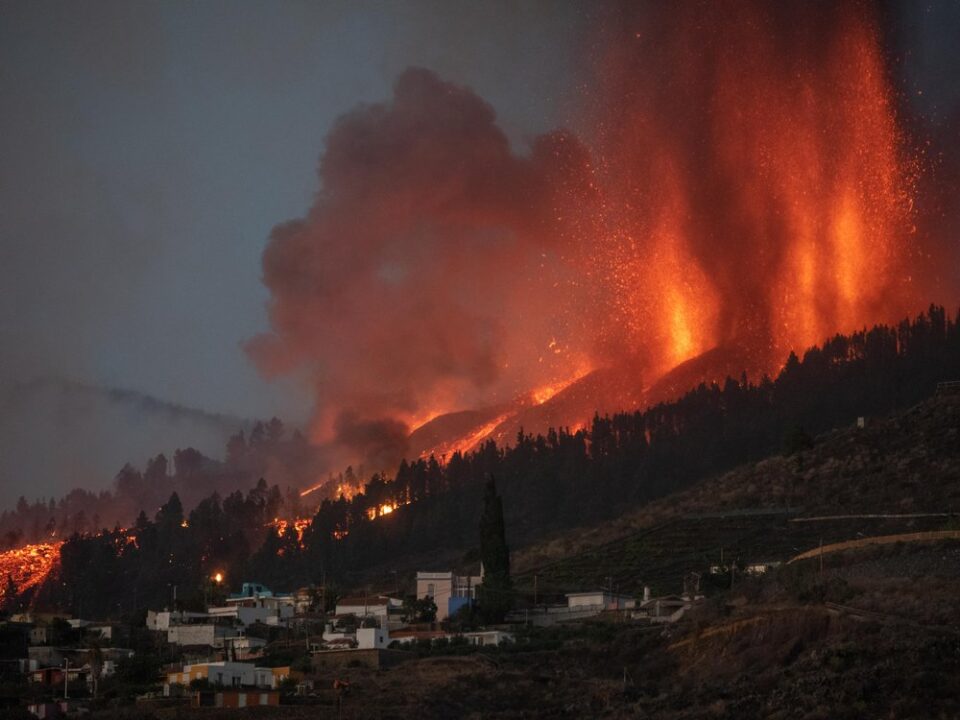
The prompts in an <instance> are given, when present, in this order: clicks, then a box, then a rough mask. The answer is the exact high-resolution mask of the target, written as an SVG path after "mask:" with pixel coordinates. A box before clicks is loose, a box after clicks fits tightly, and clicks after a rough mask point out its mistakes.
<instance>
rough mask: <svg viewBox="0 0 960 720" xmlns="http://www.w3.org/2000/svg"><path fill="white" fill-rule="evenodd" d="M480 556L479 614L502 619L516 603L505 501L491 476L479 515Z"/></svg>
mask: <svg viewBox="0 0 960 720" xmlns="http://www.w3.org/2000/svg"><path fill="white" fill-rule="evenodd" d="M480 560H481V561H482V562H483V584H482V585H481V587H480V614H481V616H482V617H483V619H484V622H488V623H494V622H502V621H503V618H504V616H505V615H506V614H507V613H508V612H509V611H510V609H511V607H513V581H512V580H511V579H510V550H509V548H508V547H507V538H506V531H505V528H504V524H503V502H502V501H501V499H500V496H499V495H498V494H497V485H496V482H495V481H494V479H493V476H490V478H489V480H487V485H486V488H485V489H484V494H483V514H482V515H481V516H480Z"/></svg>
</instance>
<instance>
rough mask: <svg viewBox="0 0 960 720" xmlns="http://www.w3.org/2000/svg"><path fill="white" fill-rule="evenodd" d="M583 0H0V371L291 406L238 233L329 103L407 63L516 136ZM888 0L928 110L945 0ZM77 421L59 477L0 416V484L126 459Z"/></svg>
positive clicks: (294, 203)
mask: <svg viewBox="0 0 960 720" xmlns="http://www.w3.org/2000/svg"><path fill="white" fill-rule="evenodd" d="M591 7H592V4H591V3H589V2H582V3H581V2H572V1H571V2H562V1H561V0H544V1H543V2H530V1H528V2H520V3H516V2H507V1H503V2H494V1H491V0H484V1H483V2H476V1H463V0H460V1H455V0H437V1H435V2H386V1H384V2H358V1H357V0H350V1H347V2H333V1H326V2H295V1H293V0H283V1H269V2H267V1H262V2H249V1H246V2H244V1H240V0H232V1H231V2H219V1H216V0H204V1H203V2H184V1H168V2H162V3H161V2H149V1H145V0H144V1H138V2H129V1H128V0H124V1H122V2H103V1H99V2H91V1H89V0H82V1H79V2H78V1H76V0H70V1H62V2H61V1H53V2H37V1H36V0H5V1H4V2H3V3H0V390H3V387H4V385H7V386H10V385H11V384H14V383H23V382H27V381H29V380H31V379H33V378H36V377H55V378H68V379H71V380H75V381H79V382H81V383H85V384H91V385H97V386H105V387H121V388H127V389H130V390H136V391H138V392H142V393H146V394H148V395H153V396H156V397H158V398H161V399H163V400H165V401H169V402H171V403H176V404H181V405H184V406H191V407H199V408H203V409H205V410H208V411H211V412H216V413H225V414H228V415H230V416H235V417H245V418H248V417H254V416H261V417H263V416H270V415H273V414H279V415H281V416H282V417H284V418H286V419H288V420H293V421H299V420H303V419H304V418H306V417H307V415H308V413H309V404H310V401H311V397H312V396H311V394H310V393H309V392H305V391H304V390H303V389H302V388H300V387H298V386H297V382H296V381H295V380H287V381H284V382H283V383H272V384H271V383H267V382H266V381H264V380H263V379H261V378H260V377H259V376H258V374H257V372H256V371H255V369H254V368H253V366H252V364H251V362H250V361H249V359H248V357H247V356H246V354H245V353H244V352H243V350H242V349H241V343H243V342H244V341H246V340H248V339H249V338H251V337H252V336H254V335H256V334H257V333H260V332H262V331H264V330H266V329H267V319H266V313H265V309H264V304H265V301H266V300H267V293H266V290H265V289H264V287H263V285H262V284H261V282H260V273H261V269H260V255H261V252H262V250H263V248H264V246H265V245H266V242H267V237H268V235H269V232H270V230H271V228H272V227H273V226H274V225H276V224H277V223H279V222H282V221H285V220H288V219H290V218H296V217H301V216H302V215H303V213H304V212H305V211H306V210H307V208H308V207H309V206H310V204H311V199H312V196H313V194H314V193H315V192H316V191H317V189H318V188H317V178H316V166H317V160H318V157H319V155H320V153H321V151H322V148H323V141H324V136H325V135H326V133H327V132H328V130H329V129H330V127H331V124H332V122H333V121H334V119H335V118H336V117H337V116H338V115H340V114H342V113H344V112H346V111H348V110H350V109H352V108H354V107H355V106H356V105H357V104H358V103H362V102H375V101H382V100H385V99H386V98H388V97H389V96H390V91H391V86H392V84H393V81H394V79H395V78H396V77H397V75H398V74H399V73H400V72H401V71H403V70H404V69H405V68H406V67H408V66H411V65H419V66H424V67H427V68H430V69H432V70H434V71H436V72H437V73H438V74H439V75H440V76H441V77H443V78H444V79H446V80H450V81H453V82H455V83H460V84H465V85H469V86H471V87H472V88H473V89H474V90H475V91H476V92H477V93H478V94H479V95H480V96H482V97H483V98H485V99H486V100H487V101H488V102H490V103H491V104H492V105H493V107H494V108H495V110H496V111H497V114H498V116H499V122H500V125H501V126H502V127H503V128H504V129H505V130H506V131H507V132H508V134H509V135H510V138H511V141H512V142H513V143H514V144H515V146H516V147H517V148H522V147H523V144H524V140H525V139H526V138H527V137H530V136H532V135H535V134H538V133H541V132H543V131H545V130H548V129H551V128H553V127H555V126H557V125H559V124H564V123H565V122H566V121H567V120H568V118H569V112H568V111H569V110H570V108H571V107H573V106H575V105H576V96H577V83H578V72H579V71H580V70H582V69H583V67H584V65H583V60H584V56H583V54H582V53H581V52H579V50H578V48H580V46H581V44H582V43H583V41H584V33H585V31H586V29H587V27H588V25H589V23H588V18H587V15H588V14H589V13H590V12H591V9H590V8H591ZM891 7H892V8H893V10H892V12H891V16H892V17H894V18H897V22H896V25H897V30H896V33H895V35H896V39H897V42H898V43H899V44H900V47H899V48H898V50H897V52H898V53H900V52H902V53H903V57H902V63H903V65H902V66H903V68H904V69H905V72H904V75H903V77H904V78H906V79H907V86H908V87H909V89H910V92H911V93H915V95H914V97H915V98H916V102H917V105H918V107H919V108H920V109H921V110H922V111H923V112H924V113H927V114H929V115H930V116H931V117H932V118H934V119H935V120H938V121H944V119H948V118H949V117H950V116H951V115H952V114H953V113H955V108H956V105H957V101H958V93H960V84H958V83H957V81H956V80H955V77H956V73H955V68H956V65H955V63H954V57H955V54H956V52H957V51H956V47H955V44H956V38H957V36H958V33H960V2H956V1H955V0H945V1H942V2H934V3H930V2H912V1H909V2H903V3H892V4H891ZM651 71H656V69H655V68H651ZM17 397H19V398H20V399H21V400H23V398H26V397H28V395H24V394H23V393H21V394H19V395H18V396H17ZM0 398H2V395H0ZM45 402H52V401H50V399H49V397H48V399H47V400H46V401H45ZM51 407H54V408H55V402H54V404H53V405H52V406H51ZM10 411H11V408H0V412H10ZM51 412H54V411H51ZM49 415H50V413H46V411H44V413H40V415H39V416H38V417H40V416H42V417H49ZM7 422H8V426H9V425H10V424H11V423H14V424H16V423H17V422H18V421H17V420H16V419H15V418H8V419H7ZM36 422H37V426H36V428H33V427H29V428H27V427H23V428H20V435H19V436H18V437H37V438H38V439H40V442H38V448H43V447H51V443H52V444H54V445H55V444H56V443H57V440H56V433H58V432H70V428H63V427H59V428H57V427H49V426H44V424H43V420H42V418H41V419H39V420H37V421H36ZM96 422H97V420H96V418H95V417H90V418H89V423H90V424H91V425H92V426H93V425H95V424H96ZM111 422H112V421H111ZM151 427H152V426H151ZM87 429H88V430H90V428H87ZM94 430H96V428H94ZM98 432H99V435H98V438H99V439H98V443H97V446H98V447H99V448H100V449H98V450H97V451H96V453H97V456H96V457H93V458H91V457H85V458H78V461H82V462H81V464H82V465H83V467H84V468H86V470H85V474H84V475H82V476H80V475H76V474H75V475H72V476H70V477H63V478H54V477H51V476H49V475H50V473H51V472H54V471H51V470H49V469H44V470H41V469H39V466H37V467H32V466H30V465H29V462H28V461H29V458H30V457H31V455H33V454H35V453H34V450H33V449H30V450H29V451H27V450H24V449H23V448H20V452H19V454H18V457H21V458H25V460H24V462H26V463H27V465H23V464H22V463H20V462H18V463H17V464H16V465H15V466H12V465H10V464H9V463H8V464H7V465H4V456H5V455H6V456H10V455H11V453H9V452H6V451H5V448H4V445H3V441H2V440H3V439H2V438H0V485H2V487H0V491H2V492H0V507H3V506H4V505H5V504H6V499H7V498H8V497H10V496H13V495H15V494H18V493H19V492H28V493H29V494H31V495H38V494H44V493H47V492H53V491H54V490H56V489H63V488H64V484H66V486H67V487H69V486H70V485H71V484H73V483H84V484H88V485H93V486H101V487H103V486H106V485H107V484H108V482H109V477H110V475H108V474H107V469H109V472H110V473H111V474H112V472H115V470H116V469H118V468H119V467H120V465H122V463H123V462H124V461H127V460H130V461H134V462H137V463H138V464H142V462H143V460H144V458H143V457H131V456H129V453H128V452H127V451H125V450H124V448H122V447H118V446H117V442H116V438H114V437H113V436H112V434H111V433H112V432H113V430H112V429H111V426H109V425H104V427H103V428H102V430H99V431H98ZM150 432H151V433H153V432H157V433H158V434H157V436H156V448H157V451H160V450H165V451H168V452H169V451H170V450H172V448H171V447H168V443H172V442H174V440H172V439H170V437H165V436H163V433H162V432H159V431H157V430H155V429H152V430H151V431H150ZM94 434H97V433H94ZM152 437H153V435H151V436H149V438H148V441H147V442H145V443H143V446H146V445H150V444H152V443H153V440H152ZM171 437H172V436H171ZM178 437H179V436H178ZM48 438H49V440H48ZM12 442H17V443H20V440H19V439H17V440H12V439H11V440H9V441H8V445H9V443H12ZM176 442H179V440H176ZM89 444H90V443H88V442H87V441H86V440H85V441H84V445H85V446H87V445H89ZM52 451H53V450H51V452H52ZM211 451H215V448H213V450H211ZM36 452H43V450H41V449H38V450H37V451H36ZM138 452H142V451H140V450H138ZM70 453H73V450H71V451H70ZM73 457H74V456H73V454H70V455H69V457H67V458H66V459H67V460H68V461H71V462H72V460H73ZM58 467H59V466H58ZM93 476H96V477H97V478H98V480H97V481H96V482H94V481H92V480H90V478H91V477H93Z"/></svg>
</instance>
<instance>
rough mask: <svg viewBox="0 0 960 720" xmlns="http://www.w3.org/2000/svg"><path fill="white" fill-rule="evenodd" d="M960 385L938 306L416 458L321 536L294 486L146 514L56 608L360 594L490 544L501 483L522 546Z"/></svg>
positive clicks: (954, 333)
mask: <svg viewBox="0 0 960 720" xmlns="http://www.w3.org/2000/svg"><path fill="white" fill-rule="evenodd" d="M956 377H960V325H958V322H957V319H956V318H953V319H951V318H949V317H948V316H947V314H946V313H945V311H944V309H943V308H938V307H932V308H931V309H930V310H929V312H928V313H926V314H924V315H921V316H920V317H919V318H917V319H916V320H914V321H912V322H906V321H905V322H903V323H901V324H900V325H898V326H897V327H885V326H879V327H875V328H873V329H871V330H869V331H863V332H859V333H855V334H853V335H850V336H837V337H835V338H833V339H831V340H830V341H828V342H826V343H825V344H824V345H823V346H822V347H818V348H812V349H810V350H808V351H807V352H806V353H805V354H804V356H803V358H802V359H800V358H798V357H796V356H794V355H791V356H790V358H789V359H788V360H787V362H786V364H785V366H784V368H783V370H782V371H781V373H780V374H779V375H778V377H777V378H776V379H775V380H771V379H768V378H764V379H763V380H761V381H760V382H758V383H756V384H753V383H749V382H747V381H746V379H744V378H741V379H740V380H734V379H727V380H726V381H725V382H724V383H722V384H719V385H711V386H706V385H701V386H700V387H698V388H696V389H694V390H692V391H691V392H689V393H687V394H686V395H685V396H684V397H682V398H680V399H679V400H677V401H676V402H673V403H665V404H661V405H657V406H656V407H652V408H649V409H646V410H642V411H636V412H632V413H621V414H617V415H614V416H611V417H594V418H593V420H592V422H591V423H590V424H589V425H588V426H587V427H586V429H584V430H580V431H577V432H572V433H571V432H569V431H567V430H565V429H559V430H551V431H550V432H548V433H547V434H546V435H545V436H539V435H538V436H536V437H531V436H529V435H523V434H521V435H519V436H518V437H517V439H516V442H515V444H514V445H513V446H511V447H507V448H501V447H497V446H496V445H494V444H493V443H487V444H485V445H483V446H482V447H480V448H479V449H478V450H476V451H475V452H472V453H469V454H466V455H461V454H459V453H456V454H454V455H453V456H452V457H450V458H445V459H442V460H441V459H437V458H427V459H418V460H415V461H412V462H406V461H405V462H403V463H402V464H401V465H400V467H399V468H398V470H397V472H396V474H395V475H394V477H392V478H386V477H382V476H375V477H374V478H373V479H372V480H370V482H368V483H367V484H366V486H365V488H364V492H362V493H359V494H357V495H355V496H353V497H352V498H350V499H347V498H346V497H341V498H339V499H338V500H333V501H331V500H327V501H324V502H323V503H322V505H321V506H320V508H319V510H318V511H317V512H316V514H315V515H313V517H312V523H311V524H310V525H309V526H307V527H306V528H304V527H303V525H301V526H300V527H299V528H296V527H294V526H293V525H288V526H283V525H280V527H279V528H277V526H276V525H275V524H271V523H272V521H273V519H274V518H275V517H278V516H283V515H284V514H285V512H286V510H285V508H284V507H283V506H284V497H283V494H282V493H281V492H280V490H279V488H276V487H274V488H269V487H268V486H267V484H266V483H261V484H260V485H259V486H258V487H257V488H255V489H254V490H253V491H251V492H250V493H248V494H246V495H243V494H241V493H233V494H231V495H229V496H228V497H227V498H226V499H223V498H221V497H220V496H218V495H214V496H211V497H209V498H207V499H206V500H204V501H203V502H202V503H200V505H198V506H197V508H196V509H195V510H194V511H193V512H191V513H189V514H188V515H187V516H186V517H184V512H183V509H182V506H181V504H180V502H179V499H178V498H174V499H172V500H171V501H169V502H168V503H167V504H166V505H165V506H164V507H163V508H162V509H161V510H160V512H158V513H157V514H156V516H155V518H154V519H152V520H151V519H149V518H148V516H147V515H143V514H142V515H141V516H140V519H139V520H138V521H137V523H136V525H135V526H134V527H133V528H132V530H129V531H127V530H124V531H119V530H118V531H116V532H108V533H105V534H103V535H101V536H99V537H79V536H78V537H75V538H73V539H71V540H70V541H69V542H68V543H67V544H66V545H65V546H64V550H63V562H62V571H61V572H62V575H63V578H64V579H67V586H69V587H70V588H71V590H70V592H71V594H72V598H63V597H58V596H57V593H58V592H60V591H58V590H57V586H56V585H55V584H54V583H51V584H48V587H47V589H46V591H45V592H47V593H49V595H48V599H49V600H50V601H57V602H65V603H67V604H68V605H69V603H70V602H73V603H76V602H77V601H78V598H81V597H82V598H84V608H85V611H86V612H90V611H92V610H93V609H94V608H96V610H97V611H99V612H104V613H109V612H111V611H115V610H116V608H117V605H118V602H119V603H120V605H121V606H122V607H124V608H128V609H132V608H133V607H134V606H135V605H139V606H143V605H145V604H147V603H153V604H157V603H163V602H164V601H165V600H166V599H167V598H168V597H169V587H170V586H171V585H174V584H176V585H178V586H179V587H180V588H181V594H180V597H181V598H184V597H187V596H188V593H187V592H185V589H187V588H194V589H195V594H197V595H198V594H199V593H200V592H201V589H202V587H203V585H204V583H205V582H206V581H205V578H207V577H209V574H210V573H211V572H212V571H214V570H217V569H226V570H227V571H228V573H229V574H228V577H229V578H231V579H232V580H233V581H234V582H239V581H241V580H242V579H247V578H253V577H255V578H257V579H258V580H261V581H263V582H266V583H267V584H270V585H274V586H278V587H284V588H291V587H293V586H299V585H304V584H308V583H311V582H312V583H319V582H320V581H321V580H326V582H327V583H331V582H335V583H339V584H340V585H343V586H349V585H351V584H355V583H358V582H360V581H362V579H363V577H364V575H365V573H367V572H368V571H369V570H370V569H371V568H372V567H374V566H381V567H386V566H390V564H391V563H393V564H396V563H398V562H401V561H402V559H403V558H408V557H414V556H417V555H418V554H430V555H431V556H432V557H434V558H444V557H445V558H454V557H458V556H460V555H462V554H463V553H464V552H466V551H469V550H471V549H472V548H475V546H476V545H477V523H478V518H479V512H480V496H481V493H482V487H483V485H482V481H483V479H484V478H485V477H487V476H488V475H493V476H495V477H496V480H497V485H498V488H499V490H500V493H501V495H502V496H503V503H504V509H505V514H506V526H507V534H508V540H509V541H510V543H511V544H512V546H513V547H514V548H516V547H520V546H523V545H524V544H527V543H530V542H533V541H535V540H537V539H539V538H543V537H544V536H546V535H548V534H550V533H556V532H558V531H562V530H563V529H565V528H570V527H573V526H580V525H587V524H591V523H597V522H602V521H604V520H606V519H609V518H613V517H615V516H617V515H619V514H622V513H623V512H624V511H626V510H628V509H631V508H636V507H639V506H641V505H642V504H643V503H646V502H649V501H651V500H653V499H656V498H659V497H663V496H665V495H667V494H668V493H672V492H675V491H678V490H681V489H684V488H686V487H689V486H690V485H691V484H692V483H694V482H696V481H697V480H700V479H703V478H705V477H708V476H711V475H716V474H719V473H722V472H724V471H726V470H729V469H731V468H733V467H735V466H737V465H740V464H742V463H745V462H748V461H751V460H757V459H760V458H763V457H766V456H769V455H771V454H778V453H780V452H781V451H783V450H784V449H787V450H794V449H800V448H803V447H805V446H806V445H807V443H809V440H810V438H811V437H812V436H815V435H816V434H818V433H821V432H823V431H825V430H829V429H830V428H833V427H837V426H841V425H846V424H850V423H853V422H854V420H855V418H856V417H858V416H867V417H875V416H882V415H886V414H888V413H890V412H891V411H895V410H898V409H903V408H906V407H908V406H910V405H912V404H914V403H916V402H917V401H919V400H921V399H923V398H925V397H928V396H929V395H931V394H932V393H933V392H934V390H935V388H936V385H937V383H938V382H941V381H943V380H949V379H953V378H956ZM160 491H161V489H160V488H157V489H156V492H160ZM294 501H295V500H294ZM288 509H289V508H287V510H288ZM301 532H302V537H301V536H300V534H301ZM131 536H135V539H131ZM91 569H92V570H91ZM61 587H62V586H61ZM134 598H136V600H135V599H134Z"/></svg>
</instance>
